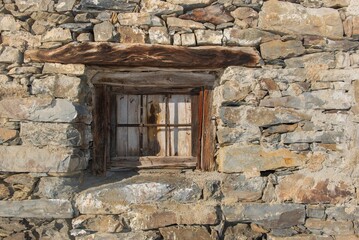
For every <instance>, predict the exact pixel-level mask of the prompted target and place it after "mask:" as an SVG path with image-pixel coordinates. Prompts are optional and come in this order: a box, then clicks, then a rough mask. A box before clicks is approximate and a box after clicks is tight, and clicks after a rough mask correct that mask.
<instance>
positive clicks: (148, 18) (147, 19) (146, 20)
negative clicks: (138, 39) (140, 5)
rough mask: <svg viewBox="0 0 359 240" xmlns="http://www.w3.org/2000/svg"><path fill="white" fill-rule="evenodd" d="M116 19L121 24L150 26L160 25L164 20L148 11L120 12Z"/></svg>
mask: <svg viewBox="0 0 359 240" xmlns="http://www.w3.org/2000/svg"><path fill="white" fill-rule="evenodd" d="M118 21H119V23H120V24H121V25H123V26H142V25H146V26H150V27H162V26H163V25H164V22H163V20H162V19H161V18H159V17H157V16H155V15H151V14H149V13H145V12H144V13H121V14H118Z"/></svg>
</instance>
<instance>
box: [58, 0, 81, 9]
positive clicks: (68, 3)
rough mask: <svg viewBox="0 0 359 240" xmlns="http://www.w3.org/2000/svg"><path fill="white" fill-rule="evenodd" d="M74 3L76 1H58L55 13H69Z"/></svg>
mask: <svg viewBox="0 0 359 240" xmlns="http://www.w3.org/2000/svg"><path fill="white" fill-rule="evenodd" d="M75 3H76V0H59V2H58V3H57V4H56V11H58V12H66V11H71V10H72V8H73V7H74V5H75Z"/></svg>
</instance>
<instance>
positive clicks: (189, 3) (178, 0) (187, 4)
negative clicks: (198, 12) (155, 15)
mask: <svg viewBox="0 0 359 240" xmlns="http://www.w3.org/2000/svg"><path fill="white" fill-rule="evenodd" d="M214 1H215V0H168V1H167V2H169V3H172V4H177V5H181V6H183V7H184V8H185V9H186V10H191V9H194V8H200V7H205V6H208V5H210V4H211V3H213V2H214Z"/></svg>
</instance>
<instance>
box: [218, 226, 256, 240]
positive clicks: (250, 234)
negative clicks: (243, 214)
mask: <svg viewBox="0 0 359 240" xmlns="http://www.w3.org/2000/svg"><path fill="white" fill-rule="evenodd" d="M261 236H262V234H261V233H258V232H255V231H253V230H252V229H251V228H250V227H249V225H247V224H237V225H234V226H229V227H228V228H227V229H226V231H225V232H224V240H242V239H243V240H245V239H260V237H261Z"/></svg>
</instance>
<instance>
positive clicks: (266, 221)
mask: <svg viewBox="0 0 359 240" xmlns="http://www.w3.org/2000/svg"><path fill="white" fill-rule="evenodd" d="M223 213H224V216H225V217H226V220H227V221H229V222H253V223H257V224H259V225H262V226H264V227H268V228H289V227H292V226H295V225H302V224H304V220H305V206H304V205H300V204H266V203H242V204H235V205H225V206H223Z"/></svg>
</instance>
